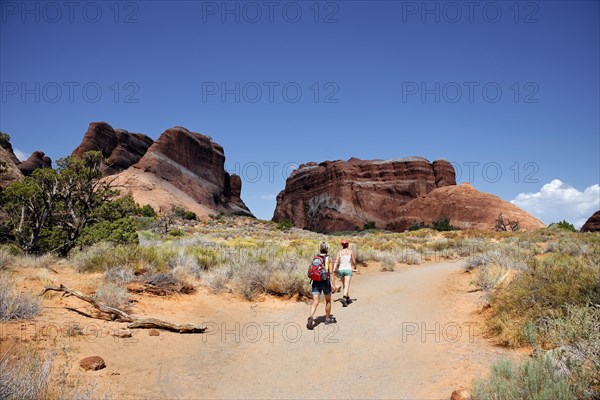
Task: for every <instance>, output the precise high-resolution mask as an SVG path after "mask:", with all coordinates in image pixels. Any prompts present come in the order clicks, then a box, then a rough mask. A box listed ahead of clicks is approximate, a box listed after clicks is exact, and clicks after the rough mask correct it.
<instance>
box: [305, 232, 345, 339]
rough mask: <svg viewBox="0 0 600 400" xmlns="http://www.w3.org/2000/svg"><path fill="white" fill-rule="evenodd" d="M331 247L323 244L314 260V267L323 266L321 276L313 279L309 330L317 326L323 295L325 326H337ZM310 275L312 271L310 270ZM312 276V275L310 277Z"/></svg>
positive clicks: (307, 325)
mask: <svg viewBox="0 0 600 400" xmlns="http://www.w3.org/2000/svg"><path fill="white" fill-rule="evenodd" d="M328 253H329V245H328V244H327V243H325V242H323V243H321V245H320V246H319V254H318V255H316V256H315V257H314V258H313V263H312V264H311V267H310V268H314V267H312V266H313V265H316V264H317V265H318V264H321V262H322V267H321V274H320V276H317V277H313V276H311V279H312V290H311V292H312V297H313V302H312V304H311V306H310V317H308V322H307V323H306V327H307V328H308V329H313V328H314V327H315V326H314V324H315V313H316V312H317V307H318V306H319V297H320V295H321V293H323V295H324V296H325V324H326V325H329V324H335V323H336V322H337V321H336V320H335V318H334V317H333V316H332V315H331V288H332V287H335V286H334V282H333V280H334V276H333V273H332V272H333V266H332V263H331V260H330V258H329V254H328ZM309 274H310V269H309ZM309 276H310V275H309Z"/></svg>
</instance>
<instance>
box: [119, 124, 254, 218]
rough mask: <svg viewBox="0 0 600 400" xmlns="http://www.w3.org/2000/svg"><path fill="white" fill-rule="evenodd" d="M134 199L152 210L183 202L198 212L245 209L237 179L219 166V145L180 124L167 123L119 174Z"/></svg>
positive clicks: (221, 159)
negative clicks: (170, 126) (145, 150)
mask: <svg viewBox="0 0 600 400" xmlns="http://www.w3.org/2000/svg"><path fill="white" fill-rule="evenodd" d="M119 183H120V184H123V185H124V186H126V187H128V188H130V191H131V194H132V195H133V197H134V199H136V201H138V203H140V204H150V205H151V206H152V207H153V208H154V209H155V210H156V211H159V212H161V211H168V210H169V209H170V208H171V207H172V206H179V207H184V208H186V209H188V210H190V211H194V212H195V213H196V214H198V215H199V216H206V215H209V214H214V213H219V212H224V213H235V212H239V213H245V214H248V215H251V213H250V211H249V210H248V208H247V207H246V205H245V204H244V202H243V201H242V200H241V198H240V192H241V186H242V181H241V179H240V178H239V177H238V176H237V175H232V176H230V175H229V174H228V173H227V172H226V171H225V154H224V152H223V148H222V147H221V145H219V144H218V143H216V142H214V141H213V140H212V139H211V138H210V137H208V136H205V135H202V134H199V133H195V132H190V131H189V130H187V129H186V128H183V127H174V128H170V129H167V130H166V131H165V132H164V133H163V134H162V135H161V136H160V138H158V140H157V141H156V142H154V144H153V145H152V146H150V148H149V149H148V151H147V152H146V153H145V154H144V156H143V157H142V158H141V159H140V160H139V162H138V163H137V164H135V165H133V166H132V167H130V168H128V169H127V170H126V171H124V172H122V173H121V174H119Z"/></svg>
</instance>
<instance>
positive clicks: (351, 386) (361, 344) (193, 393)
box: [5, 262, 518, 399]
mask: <svg viewBox="0 0 600 400" xmlns="http://www.w3.org/2000/svg"><path fill="white" fill-rule="evenodd" d="M360 270H361V271H362V273H360V274H358V275H356V276H355V278H354V280H353V286H352V291H351V297H356V298H357V299H358V300H357V301H356V302H355V303H353V304H351V305H350V306H349V307H347V308H343V307H342V306H341V304H340V303H339V302H335V303H334V307H333V314H334V315H335V316H336V318H337V320H338V324H336V325H329V326H325V325H324V324H320V325H318V326H317V327H316V328H315V329H314V330H313V331H309V330H307V329H306V327H305V324H306V318H307V317H308V311H309V306H308V304H304V303H299V302H286V301H280V300H275V299H267V300H265V301H262V302H258V303H248V302H243V301H240V300H238V299H236V298H234V297H233V296H229V295H226V296H215V295H210V294H207V293H206V292H205V291H204V292H203V291H200V292H199V293H197V294H195V295H191V296H180V297H176V298H171V299H165V298H157V297H147V296H144V297H140V298H139V303H138V306H137V307H136V308H135V309H134V310H133V311H134V313H135V314H138V315H146V316H155V317H158V318H164V319H168V320H171V321H173V322H194V323H201V322H203V323H206V324H207V327H209V332H208V333H206V334H189V335H180V334H176V333H170V332H164V331H163V332H161V333H160V336H158V337H156V336H152V337H151V336H149V335H148V331H145V330H136V331H134V332H135V334H134V337H133V338H131V339H115V338H113V337H111V336H110V334H109V333H110V331H111V330H112V329H115V328H116V327H118V326H119V324H117V323H114V322H107V321H99V320H93V319H89V318H85V317H82V316H79V315H77V314H75V313H73V312H71V311H67V310H66V309H64V307H65V306H71V307H78V308H80V309H83V308H85V305H84V304H82V303H81V302H80V301H79V300H77V299H73V298H60V297H58V296H55V297H53V298H51V299H47V300H46V304H45V306H46V307H48V308H47V310H46V311H45V312H44V313H43V314H42V316H41V317H40V318H39V319H38V321H36V324H38V327H39V326H43V324H44V323H45V322H57V323H61V324H64V323H66V322H67V321H74V322H77V323H79V324H80V325H81V326H83V327H84V331H86V333H88V335H86V336H83V337H76V338H69V340H70V341H71V346H72V354H71V355H72V357H73V358H74V360H78V359H80V358H82V357H85V356H90V355H99V356H101V357H103V358H104V359H105V360H106V363H107V368H105V369H103V370H101V371H97V372H88V373H85V372H83V371H81V370H80V369H79V367H78V366H77V365H76V363H75V364H74V365H73V368H72V373H73V374H74V375H75V376H77V375H84V376H85V378H86V379H88V378H92V377H93V379H97V381H98V384H99V388H101V389H102V390H101V391H103V389H108V390H109V393H112V394H113V395H118V397H126V398H190V399H191V398H193V399H197V398H315V399H317V398H394V399H438V398H444V399H447V398H449V395H450V393H451V392H452V390H454V389H456V388H457V387H460V386H469V385H470V384H471V382H472V379H473V377H479V376H482V375H484V374H485V373H486V372H487V370H488V368H489V365H490V364H491V363H492V362H493V360H494V359H496V358H499V357H501V356H503V355H508V356H511V357H517V356H518V354H517V353H514V352H511V353H509V352H507V351H505V350H502V349H500V348H497V347H494V346H493V345H492V344H490V343H489V342H488V341H486V340H484V339H483V338H482V322H481V319H480V318H479V316H477V314H476V310H477V309H478V308H480V306H481V305H480V304H479V303H478V297H479V296H480V294H479V293H469V291H468V289H469V280H470V279H471V277H470V276H469V275H468V274H465V273H464V272H463V270H462V269H461V263H450V262H444V263H437V264H425V265H420V266H410V267H409V266H403V267H400V268H398V270H397V271H395V272H379V271H377V270H376V267H373V266H370V267H369V268H360ZM62 279H67V281H66V282H65V283H67V284H71V285H73V286H74V287H77V286H78V285H81V284H82V282H80V281H79V280H80V279H82V278H81V276H80V275H79V276H78V275H76V274H75V275H71V276H63V278H62ZM86 279H89V278H86ZM339 296H340V295H337V294H336V295H334V298H338V297H339ZM323 314H324V306H323V305H322V304H321V305H320V306H319V309H318V311H317V315H323ZM121 325H122V326H123V324H121ZM16 326H21V325H15V327H16ZM5 328H6V327H5ZM8 328H10V327H8ZM20 329H23V328H22V327H21V328H20ZM28 329H36V328H31V327H30V328H28ZM37 329H39V328H37ZM95 331H96V332H97V335H96V336H94V335H91V336H90V335H89V333H90V332H95ZM82 338H83V339H82ZM311 371H312V372H311ZM315 371H316V373H315Z"/></svg>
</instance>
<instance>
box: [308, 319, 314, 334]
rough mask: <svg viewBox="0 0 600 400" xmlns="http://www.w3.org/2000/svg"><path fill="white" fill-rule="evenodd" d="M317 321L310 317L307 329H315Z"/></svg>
mask: <svg viewBox="0 0 600 400" xmlns="http://www.w3.org/2000/svg"><path fill="white" fill-rule="evenodd" d="M314 323H315V321H314V320H313V318H312V317H308V321H307V322H306V329H309V330H311V331H312V330H313V328H314Z"/></svg>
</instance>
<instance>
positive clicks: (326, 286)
mask: <svg viewBox="0 0 600 400" xmlns="http://www.w3.org/2000/svg"><path fill="white" fill-rule="evenodd" d="M311 292H312V294H314V295H317V296H318V295H320V294H321V292H323V294H324V295H326V296H327V295H330V294H331V281H330V280H329V279H327V280H326V281H313V283H312V290H311Z"/></svg>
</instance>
